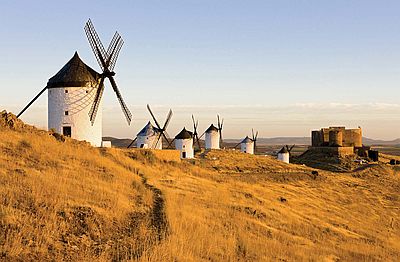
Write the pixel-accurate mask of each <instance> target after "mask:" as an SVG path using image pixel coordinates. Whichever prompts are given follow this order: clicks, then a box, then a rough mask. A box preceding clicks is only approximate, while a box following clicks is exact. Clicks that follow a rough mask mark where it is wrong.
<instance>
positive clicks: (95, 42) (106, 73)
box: [85, 19, 132, 125]
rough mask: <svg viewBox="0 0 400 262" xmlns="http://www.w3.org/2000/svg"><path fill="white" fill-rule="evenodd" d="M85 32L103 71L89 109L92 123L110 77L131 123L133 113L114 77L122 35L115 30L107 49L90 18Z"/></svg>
mask: <svg viewBox="0 0 400 262" xmlns="http://www.w3.org/2000/svg"><path fill="white" fill-rule="evenodd" d="M85 32H86V36H87V38H88V41H89V43H90V46H91V47H92V50H93V53H94V55H95V57H96V60H97V62H98V64H99V66H100V68H101V70H102V71H103V73H102V74H101V78H100V84H99V88H98V89H97V92H96V95H95V99H94V102H93V104H92V106H91V108H90V111H89V118H90V122H91V123H92V125H93V124H94V121H95V119H96V114H97V110H98V108H99V105H100V101H101V98H102V95H103V92H104V80H105V79H106V78H108V79H109V81H110V83H111V86H112V88H113V90H114V92H115V94H116V95H117V98H118V101H119V104H120V105H121V109H122V112H123V113H124V115H125V118H126V120H127V122H128V125H129V124H130V123H131V120H132V114H131V112H130V111H129V109H128V107H127V106H126V104H125V102H124V100H123V98H122V96H121V93H120V91H119V89H118V87H117V84H116V82H115V79H114V76H115V72H114V67H115V64H116V61H117V58H118V55H119V52H120V50H121V47H122V45H123V44H124V41H123V40H122V37H121V36H120V35H119V34H118V32H115V34H114V36H113V38H112V40H111V43H110V44H109V46H108V49H107V51H106V50H105V48H104V46H103V44H102V43H101V41H100V38H99V36H98V34H97V32H96V30H95V29H94V26H93V24H92V21H91V20H90V19H89V20H88V21H87V22H86V25H85Z"/></svg>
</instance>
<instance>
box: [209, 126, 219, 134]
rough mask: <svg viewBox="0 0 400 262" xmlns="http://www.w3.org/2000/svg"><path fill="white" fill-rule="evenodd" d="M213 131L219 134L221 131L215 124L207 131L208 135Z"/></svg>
mask: <svg viewBox="0 0 400 262" xmlns="http://www.w3.org/2000/svg"><path fill="white" fill-rule="evenodd" d="M213 131H217V132H218V131H219V130H218V128H216V127H215V126H214V124H211V126H210V127H209V128H208V129H207V130H206V133H211V132H213Z"/></svg>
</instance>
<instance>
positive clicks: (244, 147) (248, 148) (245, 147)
mask: <svg viewBox="0 0 400 262" xmlns="http://www.w3.org/2000/svg"><path fill="white" fill-rule="evenodd" d="M240 151H241V152H243V153H247V154H254V143H253V142H249V143H241V144H240Z"/></svg>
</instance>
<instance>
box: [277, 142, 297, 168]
mask: <svg viewBox="0 0 400 262" xmlns="http://www.w3.org/2000/svg"><path fill="white" fill-rule="evenodd" d="M293 147H294V145H293V146H291V147H289V146H288V145H285V146H284V147H282V149H281V150H280V151H279V152H278V160H280V161H283V162H285V163H288V164H289V162H290V155H291V154H290V151H292V149H293Z"/></svg>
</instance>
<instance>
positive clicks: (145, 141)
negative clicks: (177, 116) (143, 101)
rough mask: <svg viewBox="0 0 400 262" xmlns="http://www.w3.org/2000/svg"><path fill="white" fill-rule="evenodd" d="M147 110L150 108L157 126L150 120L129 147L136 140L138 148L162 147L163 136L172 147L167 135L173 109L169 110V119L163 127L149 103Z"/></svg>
mask: <svg viewBox="0 0 400 262" xmlns="http://www.w3.org/2000/svg"><path fill="white" fill-rule="evenodd" d="M147 110H149V112H150V115H151V116H152V117H153V120H154V122H155V123H156V125H157V127H154V126H153V125H152V124H151V122H150V121H149V122H148V123H147V125H146V126H145V127H144V128H143V129H142V130H141V131H140V132H139V133H138V134H137V136H136V138H135V139H134V140H133V141H132V142H131V143H130V144H129V145H128V148H130V147H131V146H132V145H133V143H134V142H135V141H136V147H137V148H150V149H162V148H163V144H162V138H163V137H164V139H165V140H166V142H167V143H168V147H170V144H171V143H170V141H169V139H168V136H167V135H166V134H167V130H166V129H167V127H168V124H169V122H170V120H171V117H172V110H171V109H170V110H169V112H168V115H167V119H166V120H165V123H164V126H163V127H161V126H160V124H159V123H158V121H157V119H156V118H155V116H154V114H153V112H152V111H151V108H150V105H147Z"/></svg>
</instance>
